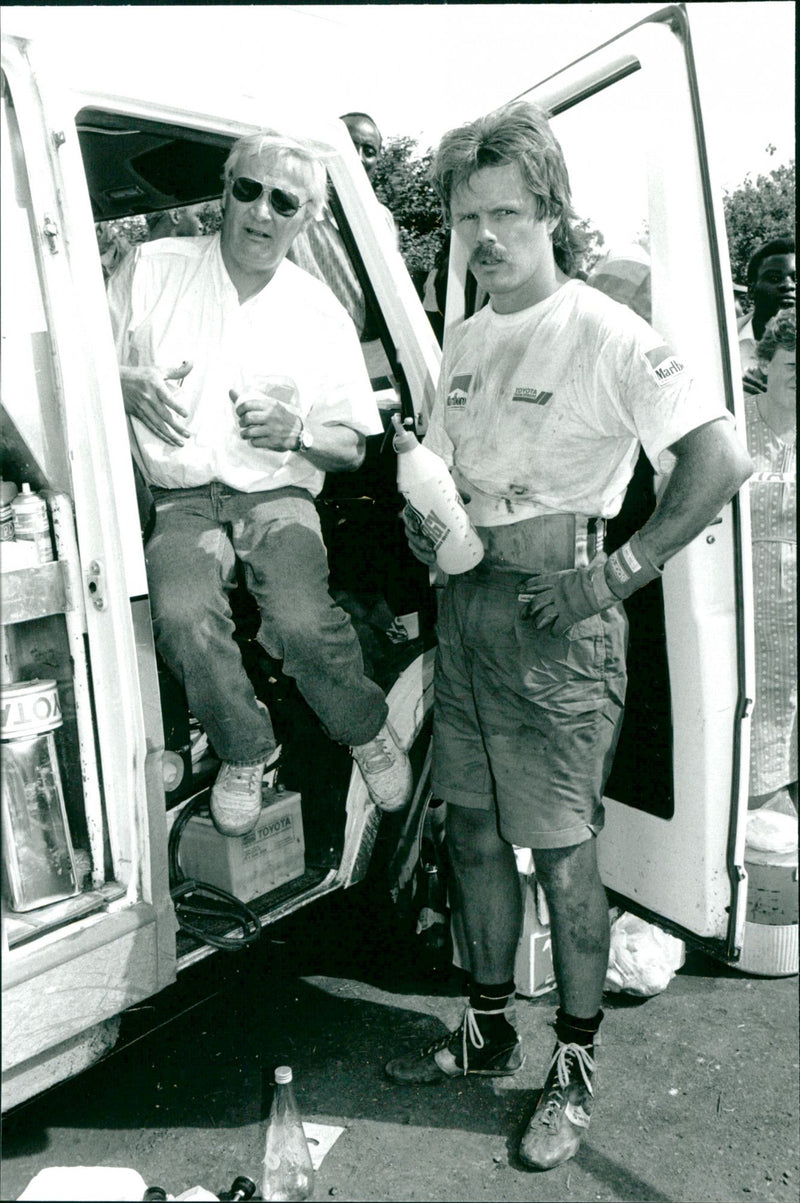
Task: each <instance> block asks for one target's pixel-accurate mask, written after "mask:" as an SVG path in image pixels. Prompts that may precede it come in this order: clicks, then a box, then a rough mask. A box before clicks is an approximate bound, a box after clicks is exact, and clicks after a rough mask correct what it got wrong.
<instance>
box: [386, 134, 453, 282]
mask: <svg viewBox="0 0 800 1203" xmlns="http://www.w3.org/2000/svg"><path fill="white" fill-rule="evenodd" d="M432 159H433V152H432V151H431V150H427V151H425V153H424V154H422V155H419V154H418V153H417V142H416V139H415V138H409V137H400V138H389V139H387V141H386V142H385V143H384V146H383V149H382V151H381V156H380V158H379V159H378V162H377V165H376V167H375V171H374V174H373V176H372V183H373V185H374V187H375V192H376V194H377V196H378V199H379V200H381V201H383V203H384V204H385V205H387V206H388V207H389V208H390V209H391V211H392V213H393V215H394V219H395V221H396V222H397V227H398V233H399V238H400V252H401V254H402V256H403V258H404V259H405V262H406V266H407V268H408V270H409V272H411V274H412V275H414V274H415V273H420V274H422V273H424V272H427V271H429V270H430V269H431V268H432V267H433V265H434V260H435V259H436V255H437V253H438V252H439V250H440V249H441V247H442V244H443V242H444V226H443V223H442V212H441V207H440V205H439V199H438V197H437V195H436V192H435V190H434V188H433V185H432V184H431V182H430V167H431V161H432Z"/></svg>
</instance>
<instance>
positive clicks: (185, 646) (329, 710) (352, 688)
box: [145, 481, 387, 764]
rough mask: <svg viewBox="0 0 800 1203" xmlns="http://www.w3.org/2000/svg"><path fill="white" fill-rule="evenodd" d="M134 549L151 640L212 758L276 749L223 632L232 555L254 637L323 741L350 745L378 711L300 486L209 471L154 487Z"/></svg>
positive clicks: (374, 723) (380, 718)
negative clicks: (289, 680) (258, 485)
mask: <svg viewBox="0 0 800 1203" xmlns="http://www.w3.org/2000/svg"><path fill="white" fill-rule="evenodd" d="M153 495H154V498H155V502H156V512H157V518H156V524H155V530H154V533H153V536H152V538H151V539H150V542H149V543H148V544H147V547H146V550H145V558H146V561H147V575H148V581H149V586H150V603H151V609H152V616H153V628H154V631H155V637H156V646H157V648H158V650H159V652H160V653H161V655H162V657H163V658H164V660H165V661H166V663H167V665H168V666H169V668H170V669H171V670H172V672H173V673H174V674H175V675H176V676H177V677H178V679H179V680H180V681H182V683H183V685H184V688H185V690H186V697H187V701H188V703H189V708H190V710H191V711H192V713H193V714H194V715H195V717H196V718H197V719H198V720H199V722H201V723H202V725H203V727H204V728H205V730H206V732H207V734H208V738H209V740H210V742H211V744H212V746H213V748H214V750H215V752H216V753H217V755H218V756H219V757H220V759H221V760H227V761H232V762H233V763H239V764H243V763H244V764H246V763H251V762H255V761H258V760H264V759H266V758H267V757H268V756H269V755H270V753H271V752H272V750H273V749H274V747H275V736H274V733H273V730H272V723H271V722H270V719H269V717H268V716H267V714H266V712H265V711H264V710H262V709H261V708H260V707H259V706H258V705H257V703H256V697H255V692H254V690H253V686H252V684H251V682H250V679H249V677H248V676H247V673H246V672H245V669H244V665H243V663H242V658H241V655H240V653H239V648H238V646H237V644H236V643H235V641H234V638H233V634H234V623H233V618H232V615H231V609H230V604H229V600H228V594H229V593H230V591H231V589H232V588H233V586H234V585H235V583H236V580H235V578H236V562H237V560H238V561H240V562H241V563H242V564H243V565H244V571H245V579H246V583H247V588H248V590H249V591H250V593H251V594H252V595H253V597H254V598H255V600H256V602H257V603H258V607H259V610H260V613H261V627H260V630H259V633H258V640H259V642H260V643H261V644H262V646H263V647H264V648H266V650H267V652H268V653H269V654H270V655H271V656H272V657H274V658H275V659H277V660H283V671H284V672H285V673H286V675H287V676H289V677H293V678H294V679H295V680H296V682H297V685H298V688H299V689H300V692H301V693H302V695H303V697H304V698H305V699H306V701H307V702H308V704H309V706H311V708H312V709H313V710H314V711H315V712H316V714H317V715H318V716H319V718H320V720H321V722H322V725H323V727H324V728H325V730H326V732H327V734H328V735H329V736H330V738H331V739H332V740H335V741H336V742H338V743H342V744H349V745H357V744H362V743H366V742H367V741H368V740H370V739H373V738H374V737H375V736H376V735H377V733H378V731H379V730H380V729H381V727H382V725H383V723H384V722H385V721H386V715H387V706H386V700H385V698H384V694H383V691H382V690H381V689H379V687H378V686H377V685H376V684H374V682H372V681H370V680H368V678H367V677H365V676H364V663H363V660H362V656H361V648H360V645H359V642H358V637H357V635H356V633H355V631H354V629H353V627H352V624H351V622H350V619H349V617H348V616H347V614H346V613H345V612H344V610H342V609H340V607H339V606H337V605H335V604H334V602H333V601H332V599H331V597H330V595H329V594H328V560H327V555H326V552H325V545H324V543H323V541H322V532H321V530H320V524H319V518H318V516H317V511H316V507H315V505H314V502H313V499H312V498H311V496H310V494H309V493H307V492H306V491H305V490H304V489H296V488H286V489H276V490H274V491H273V492H267V493H239V492H237V491H236V490H235V489H231V488H229V487H228V486H227V485H223V484H220V483H219V482H217V481H212V482H211V484H209V485H201V486H200V487H198V488H192V489H153Z"/></svg>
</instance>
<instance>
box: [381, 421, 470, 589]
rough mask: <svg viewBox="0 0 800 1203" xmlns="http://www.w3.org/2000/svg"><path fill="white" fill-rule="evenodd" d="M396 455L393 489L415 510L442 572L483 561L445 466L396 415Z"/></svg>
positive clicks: (453, 572)
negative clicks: (395, 486)
mask: <svg viewBox="0 0 800 1203" xmlns="http://www.w3.org/2000/svg"><path fill="white" fill-rule="evenodd" d="M392 424H393V426H394V428H395V434H394V449H395V451H396V452H397V487H398V489H399V490H400V492H401V493H402V494H403V496H404V497H405V498H406V501H407V502H408V504H409V505H410V506H411V508H412V509H413V510H414V511H415V513H416V515H417V517H418V519H419V524H420V531H421V533H422V534H424V535H426V536H427V537H428V538H429V539H430V540H431V542H432V543H433V546H434V549H435V552H436V563H437V564H438V565H439V567H440V568H441V570H442V572H446V573H447V574H448V575H449V576H455V575H457V574H458V573H460V572H468V571H469V569H470V568H474V567H475V565H476V564H479V563H480V562H481V560H482V559H483V544H482V543H481V540H480V535H479V534H478V532H477V531H476V530H475V527H474V526H473V525H472V523H471V522H470V520H469V515H468V514H467V511H466V510H465V508H464V503H463V501H462V500H461V497H460V496H459V492H458V489H457V488H456V483H455V481H454V480H453V478H452V476H451V475H450V472H449V471H448V468H447V464H446V463H445V462H444V460H443V459H442V458H441V456H439V455H436V453H435V452H433V451H431V450H430V448H428V447H423V446H422V445H421V443H420V442H419V440H418V439H417V436H416V435H415V434H414V432H413V431H412V430H406V429H404V427H403V426H402V424H401V421H400V417H399V415H398V414H393V415H392Z"/></svg>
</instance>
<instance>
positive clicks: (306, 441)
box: [292, 418, 314, 451]
mask: <svg viewBox="0 0 800 1203" xmlns="http://www.w3.org/2000/svg"><path fill="white" fill-rule="evenodd" d="M313 446H314V436H313V434H312V433H311V431H310V430H307V429H306V427H305V425H304V424H303V419H302V418H301V419H300V431H299V434H298V435H297V442H296V443H295V445H294V447H293V448H292V450H293V451H310V450H311V448H312V447H313Z"/></svg>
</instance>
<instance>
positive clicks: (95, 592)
mask: <svg viewBox="0 0 800 1203" xmlns="http://www.w3.org/2000/svg"><path fill="white" fill-rule="evenodd" d="M103 580H104V574H103V565H102V564H101V563H100V561H99V560H92V562H91V563H90V565H89V570H88V572H87V573H86V588H87V589H88V591H89V596H90V598H91V599H92V605H93V606H94V608H95V610H105V608H106V604H107V603H106V596H105V593H104V591H103Z"/></svg>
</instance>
